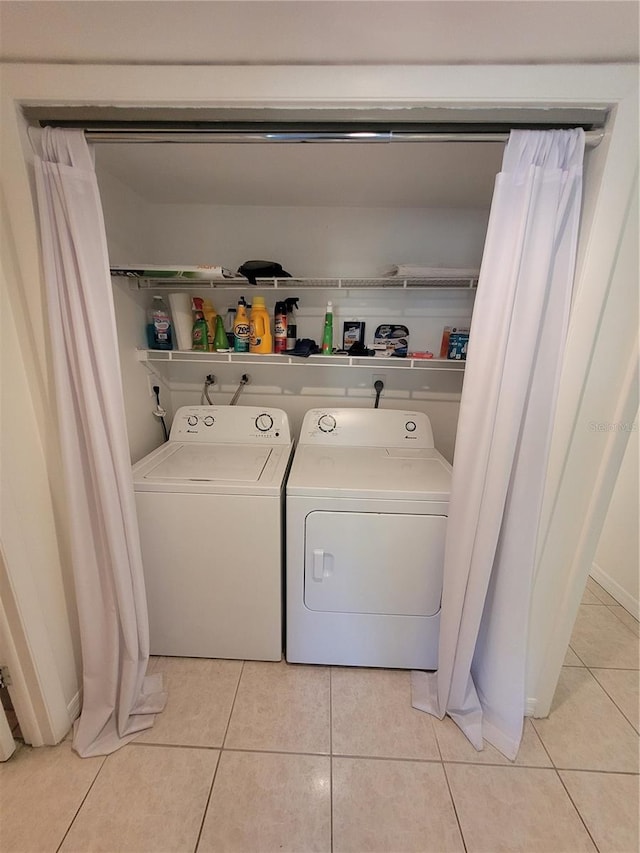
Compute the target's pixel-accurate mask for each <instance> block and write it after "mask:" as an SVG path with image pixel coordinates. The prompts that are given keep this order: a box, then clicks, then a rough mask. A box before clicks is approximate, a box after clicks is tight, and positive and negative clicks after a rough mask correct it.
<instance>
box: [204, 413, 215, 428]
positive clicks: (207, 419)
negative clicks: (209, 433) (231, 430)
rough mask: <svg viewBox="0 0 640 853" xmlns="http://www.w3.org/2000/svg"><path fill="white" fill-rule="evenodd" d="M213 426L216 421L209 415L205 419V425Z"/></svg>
mask: <svg viewBox="0 0 640 853" xmlns="http://www.w3.org/2000/svg"><path fill="white" fill-rule="evenodd" d="M213 424H214V419H213V418H212V417H211V415H207V417H206V418H205V419H204V425H205V426H213Z"/></svg>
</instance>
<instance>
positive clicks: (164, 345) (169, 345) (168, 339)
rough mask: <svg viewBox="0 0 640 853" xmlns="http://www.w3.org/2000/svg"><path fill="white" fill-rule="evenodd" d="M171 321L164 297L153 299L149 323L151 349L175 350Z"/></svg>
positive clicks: (148, 333) (148, 337)
mask: <svg viewBox="0 0 640 853" xmlns="http://www.w3.org/2000/svg"><path fill="white" fill-rule="evenodd" d="M171 333H172V329H171V319H170V317H169V309H168V308H167V306H166V304H165V301H164V299H163V298H162V296H154V297H153V305H152V306H151V308H150V309H149V318H148V321H147V339H148V340H147V342H148V344H149V349H173V342H172V334H171Z"/></svg>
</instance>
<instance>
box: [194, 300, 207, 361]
mask: <svg viewBox="0 0 640 853" xmlns="http://www.w3.org/2000/svg"><path fill="white" fill-rule="evenodd" d="M193 315H194V319H193V328H192V330H191V348H192V349H194V350H196V352H209V332H208V327H207V321H206V320H205V318H204V311H203V307H202V299H200V297H199V296H194V297H193Z"/></svg>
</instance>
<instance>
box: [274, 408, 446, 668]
mask: <svg viewBox="0 0 640 853" xmlns="http://www.w3.org/2000/svg"><path fill="white" fill-rule="evenodd" d="M451 472H452V469H451V465H449V463H448V462H447V461H446V459H445V458H444V457H443V456H442V455H441V454H440V453H439V452H438V451H437V450H436V449H435V448H434V445H433V433H432V430H431V423H430V421H429V418H428V417H427V415H425V414H423V413H421V412H408V411H394V410H389V409H356V408H354V409H344V408H342V409H312V410H311V411H309V412H307V414H306V415H305V418H304V421H303V424H302V430H301V433H300V438H299V441H298V444H297V450H296V454H295V457H294V460H293V464H292V466H291V471H290V474H289V478H288V481H287V498H286V507H287V510H286V511H287V519H286V528H287V557H286V585H287V596H286V600H287V609H286V626H287V628H286V658H287V660H288V661H290V662H297V663H318V664H336V665H343V666H371V667H393V668H409V669H436V668H437V663H438V631H439V621H440V601H441V593H442V572H443V564H444V541H445V532H446V525H447V511H448V505H449V494H450V489H451Z"/></svg>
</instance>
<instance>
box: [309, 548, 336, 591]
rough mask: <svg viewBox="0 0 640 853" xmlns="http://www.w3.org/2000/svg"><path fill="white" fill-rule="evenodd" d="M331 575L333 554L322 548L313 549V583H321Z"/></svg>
mask: <svg viewBox="0 0 640 853" xmlns="http://www.w3.org/2000/svg"><path fill="white" fill-rule="evenodd" d="M332 574H333V554H330V553H329V552H328V551H325V550H324V549H323V548H314V549H313V568H312V570H311V576H312V577H313V579H314V581H316V582H318V583H321V582H322V581H323V580H324V579H325V578H328V577H329V576H330V575H332Z"/></svg>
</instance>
